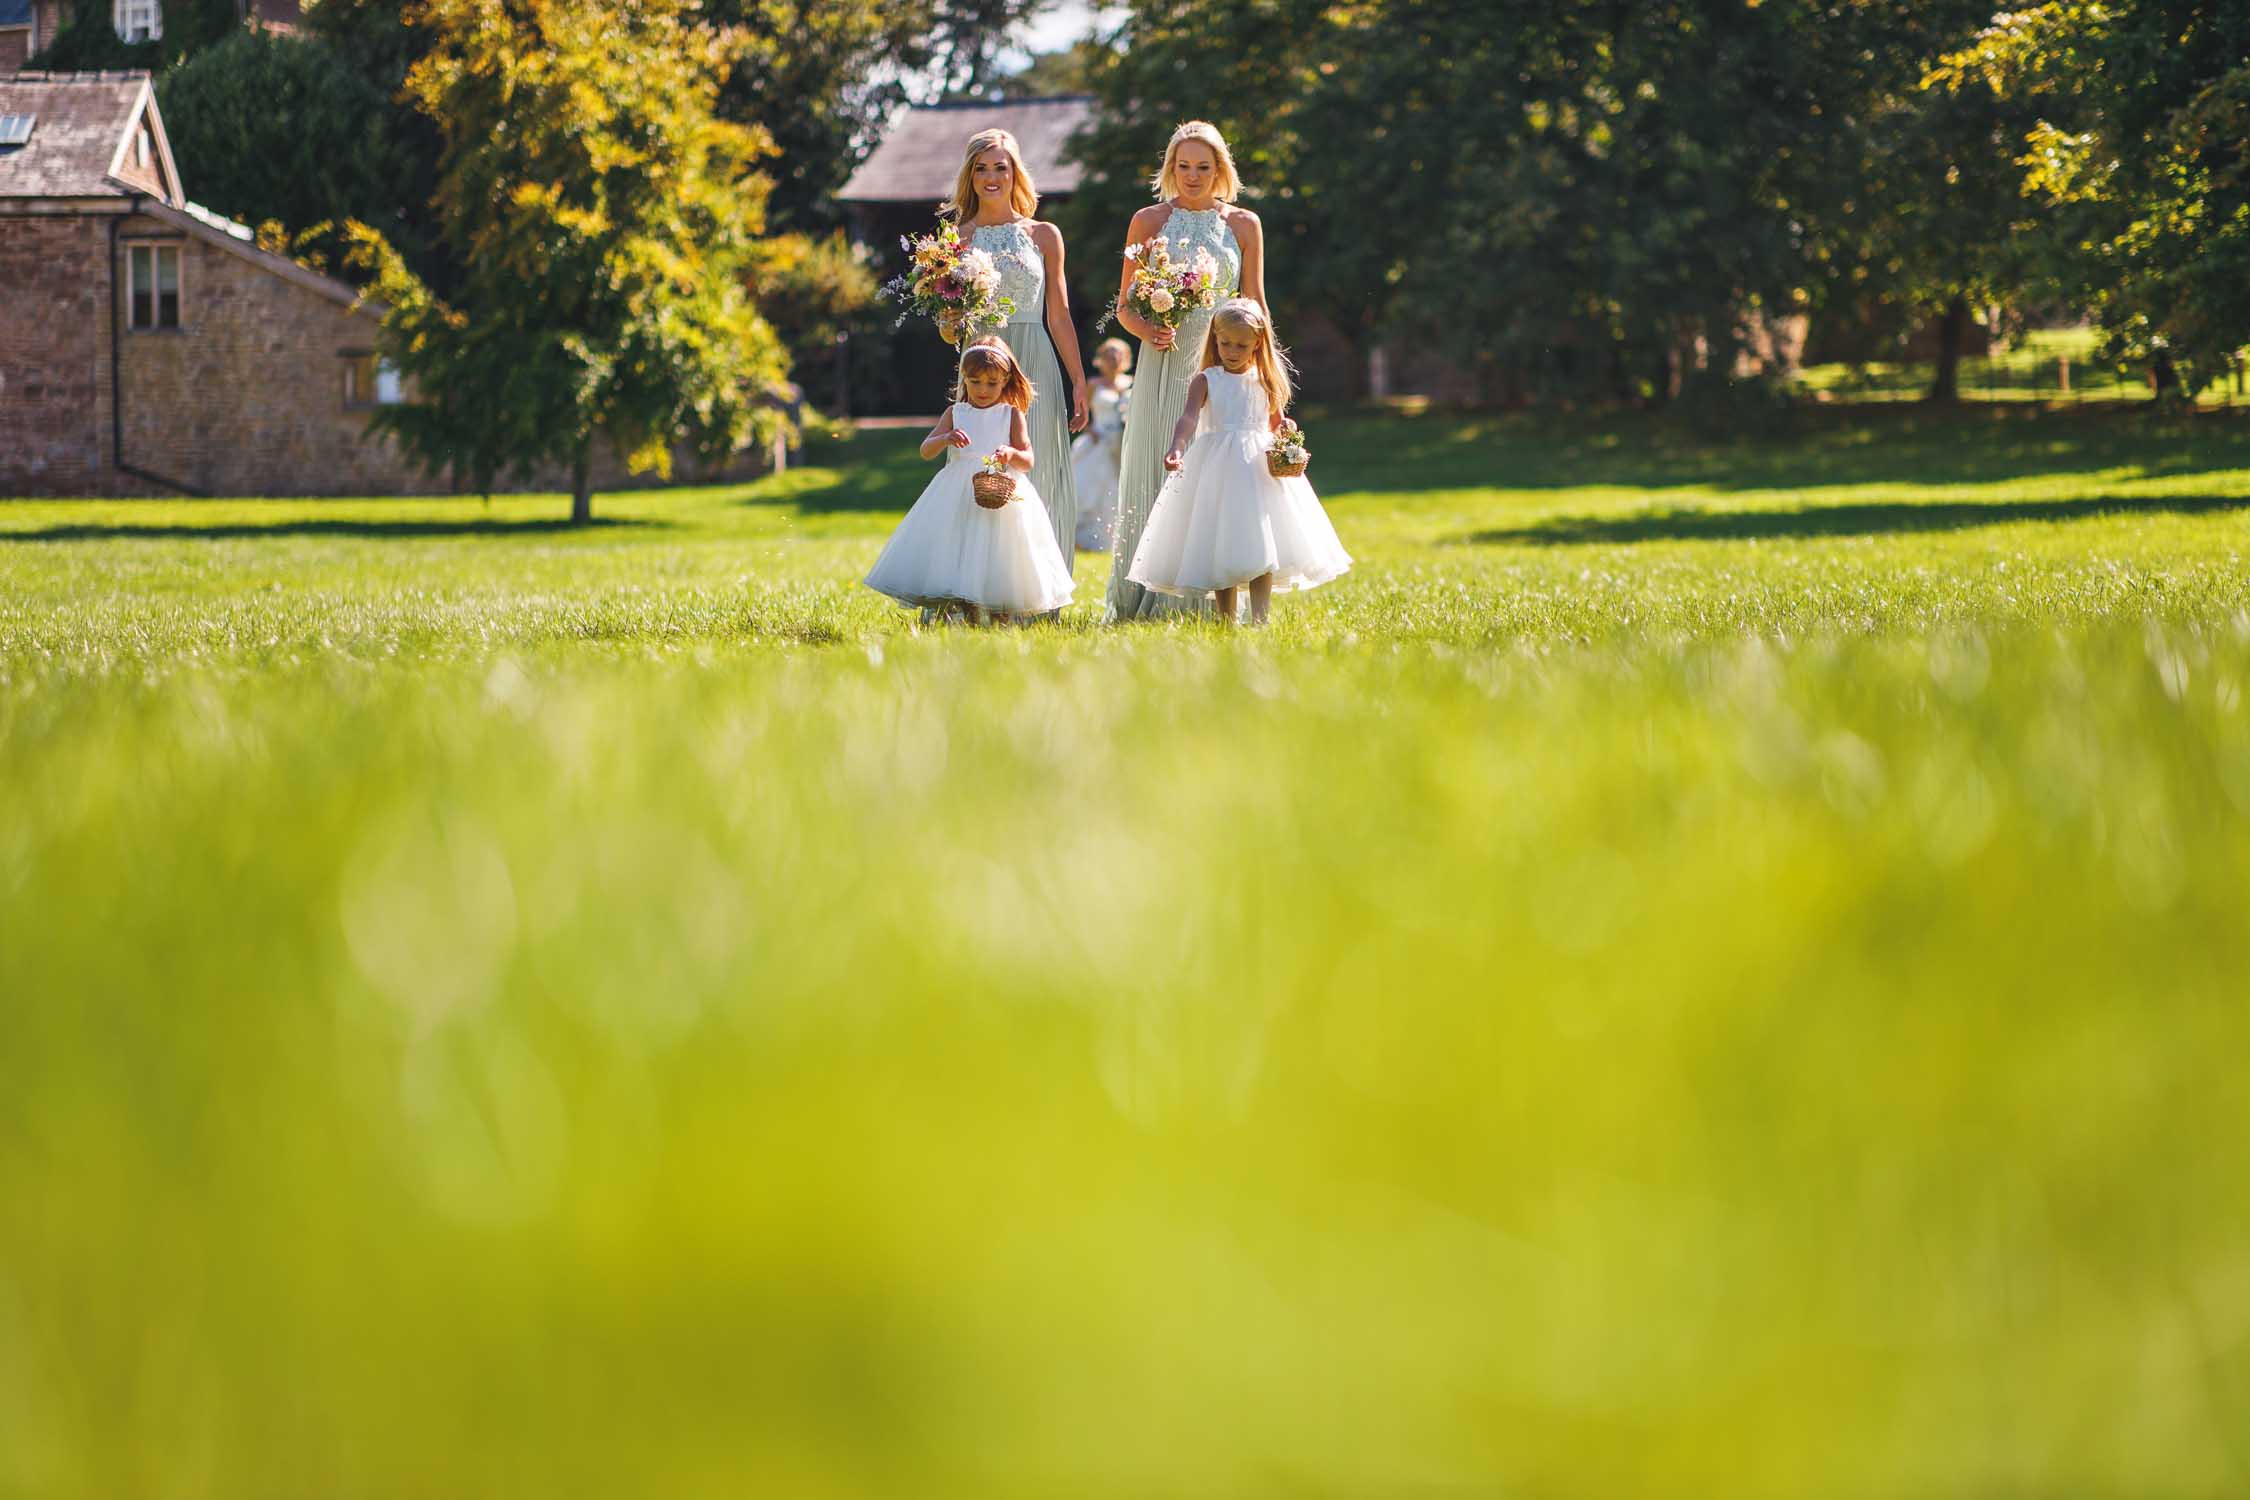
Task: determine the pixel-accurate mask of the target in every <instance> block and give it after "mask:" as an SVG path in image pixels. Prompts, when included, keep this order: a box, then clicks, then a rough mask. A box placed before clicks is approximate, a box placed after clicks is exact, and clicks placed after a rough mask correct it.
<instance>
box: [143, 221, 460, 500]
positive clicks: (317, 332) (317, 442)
mask: <svg viewBox="0 0 2250 1500" xmlns="http://www.w3.org/2000/svg"><path fill="white" fill-rule="evenodd" d="M120 241H121V250H120V259H121V260H122V256H123V248H122V247H124V246H131V245H135V244H158V245H176V246H178V247H179V251H180V326H179V327H178V328H177V329H153V330H132V329H129V330H127V331H126V332H125V334H124V335H123V338H124V356H123V377H122V382H121V384H122V387H123V392H124V395H123V404H124V411H125V461H126V463H128V464H131V465H133V466H135V467H138V468H143V469H148V470H151V471H153V472H155V473H157V474H161V475H163V476H164V477H165V478H167V479H170V480H173V481H175V482H177V483H178V484H180V485H182V486H185V487H186V488H189V489H193V490H199V491H201V492H203V493H204V494H207V495H408V494H425V493H430V492H432V491H433V490H436V491H443V490H446V489H448V488H450V487H449V486H447V485H445V484H443V483H442V482H433V481H431V480H429V479H427V478H425V477H424V476H422V475H419V474H417V473H416V472H415V471H414V469H413V467H412V466H411V465H409V464H408V463H406V462H405V461H404V459H403V458H402V457H401V456H400V455H399V453H398V452H397V450H396V449H395V448H394V447H393V446H392V445H391V444H390V443H389V442H387V441H385V440H384V439H381V438H379V437H374V436H371V435H370V434H369V433H368V431H367V423H368V416H369V413H368V412H367V411H366V410H365V409H363V408H347V407H346V406H345V405H344V370H345V367H346V365H347V364H348V363H349V362H350V358H351V356H352V355H353V354H356V353H363V352H364V351H366V350H367V349H368V348H370V347H371V346H372V345H373V343H374V339H375V320H374V318H373V317H372V316H371V315H370V314H368V313H365V312H358V313H355V312H353V311H352V310H351V309H350V308H349V307H348V306H346V305H345V304H343V303H340V302H338V301H336V300H335V299H333V298H331V297H328V296H324V295H323V294H321V293H320V292H318V291H315V290H314V289H312V288H310V287H307V286H303V285H300V284H299V283H297V282H294V281H291V280H288V279H287V278H286V277H283V276H280V275H277V274H275V272H274V271H272V270H271V269H269V268H268V267H266V266H263V265H260V264H258V263H256V262H255V261H251V260H247V259H245V258H244V257H242V256H240V255H237V254H235V253H234V252H232V251H230V250H227V249H224V248H222V247H220V246H218V245H214V244H212V243H211V242H210V241H208V240H206V239H203V238H201V237H200V236H196V235H188V234H182V233H181V232H179V231H178V230H175V229H173V228H171V227H170V226H169V225H166V224H164V223H161V222H160V221H157V220H155V219H152V218H149V217H147V216H144V215H134V216H133V217H131V218H129V219H127V220H126V221H125V227H124V228H123V229H122V230H121V231H120Z"/></svg>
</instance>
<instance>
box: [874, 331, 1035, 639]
mask: <svg viewBox="0 0 2250 1500" xmlns="http://www.w3.org/2000/svg"><path fill="white" fill-rule="evenodd" d="M956 394H957V395H958V396H959V398H960V399H958V400H956V401H955V402H954V403H953V405H951V406H949V407H947V408H946V409H945V414H944V415H943V416H941V417H939V418H938V419H937V425H936V426H934V427H932V428H931V429H930V433H929V436H927V437H925V438H923V439H922V457H923V458H925V459H930V458H935V457H937V456H938V455H939V454H940V453H943V454H944V455H945V467H944V468H942V469H940V470H938V473H937V477H936V478H935V479H932V480H931V481H930V483H929V487H928V488H926V489H924V490H923V491H922V494H921V498H920V499H918V500H916V501H915V502H914V508H913V509H912V510H909V511H908V512H907V513H906V518H905V519H904V520H902V521H900V522H899V523H898V530H896V531H894V532H892V533H891V539H890V540H889V541H888V542H886V543H885V544H884V545H883V552H882V555H881V556H880V557H878V558H876V559H875V566H874V567H873V568H872V569H870V570H869V571H868V574H867V586H868V587H869V588H871V589H873V590H875V591H876V592H877V593H879V594H888V595H889V596H890V597H891V598H893V599H896V600H897V601H898V602H899V603H901V604H904V605H907V606H909V607H910V608H919V609H935V610H938V611H941V612H943V611H946V610H949V609H953V608H960V609H962V610H963V611H964V612H965V613H966V614H967V616H968V619H969V623H970V624H972V625H973V624H976V623H977V622H978V612H979V611H980V610H981V611H984V612H986V613H989V614H990V615H991V616H992V617H993V618H994V619H995V620H1006V619H1007V618H1009V617H1010V616H1014V615H1037V614H1045V613H1046V612H1047V611H1049V610H1055V609H1060V608H1062V607H1063V606H1064V605H1065V604H1068V603H1069V602H1070V596H1071V592H1072V590H1073V588H1074V585H1073V584H1072V582H1071V577H1070V564H1069V563H1067V562H1066V561H1064V559H1063V555H1062V548H1061V547H1059V546H1057V545H1056V543H1055V529H1054V526H1053V524H1052V523H1051V522H1049V521H1048V519H1047V510H1046V507H1045V506H1044V505H1042V504H1041V503H1040V500H1039V493H1038V491H1036V490H1034V489H1033V488H1032V487H1031V463H1032V451H1031V438H1030V434H1029V429H1028V427H1027V424H1026V422H1025V419H1024V414H1025V413H1026V412H1027V411H1029V410H1030V409H1031V381H1030V379H1029V378H1028V377H1026V376H1025V374H1024V373H1023V367H1022V366H1021V365H1019V364H1017V363H1016V360H1015V356H1014V355H1012V354H1010V353H1009V352H1008V347H1007V345H1005V344H1003V343H1001V342H1000V341H999V340H998V339H982V340H979V341H978V342H977V343H975V344H972V345H971V346H970V347H969V348H968V349H967V350H966V351H965V352H964V353H963V354H962V356H961V388H960V390H959V391H958V392H957V393H956ZM995 454H997V455H998V458H999V463H1000V465H1001V466H1002V468H1003V469H1004V470H1005V471H1006V472H1008V473H1010V474H1012V475H1013V476H1014V479H1015V482H1016V489H1015V495H1014V498H1012V499H1010V500H1009V501H1008V503H1007V504H1005V505H1003V506H1001V507H1000V508H999V509H997V510H987V509H985V508H984V507H983V506H981V505H979V504H977V502H976V497H975V495H974V493H973V488H972V481H974V479H975V478H976V475H977V472H978V470H979V469H980V468H982V467H984V461H985V459H986V458H987V456H989V455H995Z"/></svg>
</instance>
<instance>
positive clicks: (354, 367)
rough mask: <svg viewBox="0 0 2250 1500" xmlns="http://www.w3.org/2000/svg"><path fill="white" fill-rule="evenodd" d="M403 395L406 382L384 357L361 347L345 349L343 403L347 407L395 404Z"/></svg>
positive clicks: (359, 408) (351, 408)
mask: <svg viewBox="0 0 2250 1500" xmlns="http://www.w3.org/2000/svg"><path fill="white" fill-rule="evenodd" d="M405 399H406V386H405V383H404V382H403V381H401V380H400V379H399V374H398V367H397V366H396V365H393V364H392V363H391V362H390V361H389V360H387V359H377V358H376V357H375V356H374V355H373V354H370V353H368V352H367V351H366V350H364V349H354V350H348V351H346V353H345V355H344V407H345V409H346V410H347V411H357V410H364V409H365V408H367V407H370V406H396V405H398V404H399V403H400V402H402V401H404V400H405Z"/></svg>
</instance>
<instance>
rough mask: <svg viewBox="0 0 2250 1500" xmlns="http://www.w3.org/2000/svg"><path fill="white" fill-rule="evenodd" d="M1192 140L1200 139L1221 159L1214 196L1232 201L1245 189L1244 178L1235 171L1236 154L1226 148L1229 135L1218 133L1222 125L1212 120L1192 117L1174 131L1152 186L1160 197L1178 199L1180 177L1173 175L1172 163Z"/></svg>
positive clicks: (1212, 185)
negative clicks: (1219, 125) (1243, 187)
mask: <svg viewBox="0 0 2250 1500" xmlns="http://www.w3.org/2000/svg"><path fill="white" fill-rule="evenodd" d="M1189 141H1201V142H1203V144H1204V145H1206V146H1209V147H1210V148H1211V154H1212V155H1213V156H1215V157H1217V158H1218V163H1219V170H1218V172H1217V173H1216V174H1214V176H1213V179H1212V182H1211V196H1212V197H1214V198H1216V199H1218V200H1219V201H1220V202H1222V203H1232V202H1233V201H1234V200H1235V197H1236V195H1237V194H1239V193H1240V192H1241V191H1242V179H1241V177H1239V176H1237V175H1236V173H1235V170H1234V153H1233V152H1232V151H1229V150H1228V149H1227V138H1226V137H1225V136H1223V135H1221V134H1219V127H1218V126H1216V125H1214V124H1212V123H1211V122H1210V121H1209V120H1190V121H1188V122H1187V123H1186V124H1185V125H1182V126H1181V127H1180V128H1179V129H1177V130H1175V131H1173V132H1172V140H1171V143H1170V144H1169V145H1167V146H1166V147H1165V148H1164V165H1163V166H1161V167H1159V168H1157V171H1156V176H1155V177H1154V178H1152V179H1151V180H1150V184H1149V185H1150V186H1151V187H1153V188H1155V189H1156V196H1157V197H1159V198H1176V197H1178V196H1179V194H1180V187H1179V179H1178V178H1177V177H1175V176H1174V175H1173V171H1172V168H1173V164H1174V163H1175V162H1176V161H1178V160H1179V155H1180V148H1181V147H1182V146H1184V145H1186V144H1187V143H1188V142H1189Z"/></svg>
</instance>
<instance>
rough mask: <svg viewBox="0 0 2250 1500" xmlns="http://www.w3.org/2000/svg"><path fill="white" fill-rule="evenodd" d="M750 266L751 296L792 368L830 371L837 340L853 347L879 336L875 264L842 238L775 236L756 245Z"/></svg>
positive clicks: (837, 236) (879, 323) (865, 254)
mask: <svg viewBox="0 0 2250 1500" xmlns="http://www.w3.org/2000/svg"><path fill="white" fill-rule="evenodd" d="M752 264H753V267H754V270H753V272H752V279H751V290H752V293H753V295H754V296H755V297H756V299H757V304H758V307H759V308H760V309H761V310H762V311H763V312H764V314H765V318H766V321H767V322H768V323H770V324H772V325H773V330H774V332H775V334H776V335H778V336H779V337H780V339H781V342H782V344H783V346H784V347H785V348H787V349H788V351H789V360H790V364H791V366H792V368H795V369H798V370H803V371H812V370H817V369H821V368H824V367H826V366H827V364H828V363H829V362H830V361H832V360H833V359H834V358H835V348H836V341H837V338H838V337H839V336H842V335H848V336H850V338H851V339H852V340H853V341H854V342H861V341H865V340H867V339H870V338H874V337H878V336H879V334H880V331H881V328H882V322H883V318H882V311H881V309H880V307H879V306H878V304H877V301H876V277H875V266H874V262H873V260H872V259H871V258H870V257H869V256H868V254H867V253H866V252H865V251H864V250H862V249H860V248H859V247H857V246H855V245H853V244H852V243H851V242H850V241H849V240H847V239H845V238H844V236H843V235H842V234H841V233H837V234H832V235H829V236H827V237H825V238H822V239H815V238H813V237H812V236H811V235H804V234H782V235H775V236H773V237H772V238H771V239H767V240H763V241H761V242H760V243H759V244H758V246H757V248H756V251H755V253H754V255H753V257H752Z"/></svg>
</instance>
